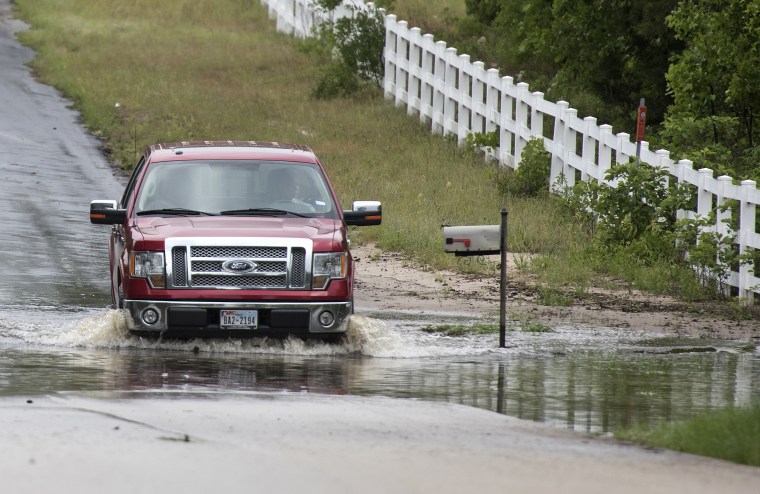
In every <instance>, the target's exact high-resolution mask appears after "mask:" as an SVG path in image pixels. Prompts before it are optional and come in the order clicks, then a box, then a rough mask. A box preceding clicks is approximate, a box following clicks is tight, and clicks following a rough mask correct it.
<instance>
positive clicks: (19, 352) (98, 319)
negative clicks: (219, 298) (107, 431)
mask: <svg viewBox="0 0 760 494" xmlns="http://www.w3.org/2000/svg"><path fill="white" fill-rule="evenodd" d="M36 311H37V312H36V314H35V315H36V316H37V317H39V314H40V312H41V313H43V314H45V315H43V316H42V317H41V319H40V320H36V321H35V319H34V318H30V317H29V309H28V308H24V307H17V308H15V309H14V310H11V309H10V308H5V310H3V311H0V336H2V339H1V340H0V349H2V353H0V355H1V357H0V383H1V384H2V387H1V388H0V395H5V396H22V397H34V396H37V395H44V394H48V393H58V392H84V393H88V392H102V391H126V392H129V391H171V392H181V391H184V392H188V393H197V392H219V391H229V392H246V391H266V392H296V393H318V394H328V395H360V396H386V397H394V398H413V399H421V400H429V401H440V402H450V403H456V404H462V405H468V406H472V407H477V408H482V409H486V410H490V411H493V412H497V413H502V414H506V415H511V416H514V417H517V418H522V419H528V420H533V421H537V422H545V423H549V424H552V425H555V426H559V427H562V428H567V429H572V430H577V431H585V432H594V433H608V432H613V431H614V430H615V429H617V428H619V427H625V426H630V425H634V424H641V423H643V424H655V423H661V422H667V421H673V420H679V419H685V418H688V417H691V416H693V415H695V414H699V413H703V412H706V411H710V410H713V409H717V408H721V407H725V406H728V405H746V404H749V403H751V401H752V400H753V399H757V397H758V396H760V356H759V355H758V353H757V352H756V351H747V350H745V349H743V348H742V347H741V345H740V344H738V343H736V342H721V341H707V340H684V339H672V338H662V337H659V338H658V337H653V336H650V335H646V334H643V333H641V334H637V333H621V332H620V331H619V330H614V329H605V328H584V327H572V326H567V327H557V328H554V330H553V331H552V332H551V333H540V334H532V333H522V332H511V333H509V338H508V341H509V345H508V348H506V349H499V348H496V347H497V345H496V342H495V340H496V338H497V336H496V335H487V336H468V337H446V336H441V335H436V334H429V333H426V332H424V331H422V330H421V328H422V327H424V326H426V325H429V324H430V323H431V322H436V320H435V318H434V317H431V316H429V315H428V316H426V317H424V318H419V319H415V318H411V317H410V316H408V315H406V316H404V318H403V319H398V318H394V317H397V316H398V314H392V313H382V314H381V313H377V314H372V313H369V314H358V315H356V316H354V318H353V320H352V322H351V328H350V331H349V334H348V336H347V337H346V338H345V339H344V340H343V341H342V342H339V343H335V344H326V343H322V342H318V341H302V340H300V339H297V338H293V339H289V340H285V341H282V340H271V339H263V338H252V339H250V340H190V341H159V340H153V339H141V338H138V337H135V336H131V335H129V334H128V333H127V332H126V331H125V329H124V325H123V319H122V315H121V314H120V313H119V312H117V311H113V310H93V309H71V310H69V311H62V310H60V309H50V308H49V309H45V310H42V309H40V308H37V309H36ZM380 318H382V319H380ZM19 321H23V322H19ZM443 321H445V322H452V321H451V319H450V318H445V319H442V320H441V322H443Z"/></svg>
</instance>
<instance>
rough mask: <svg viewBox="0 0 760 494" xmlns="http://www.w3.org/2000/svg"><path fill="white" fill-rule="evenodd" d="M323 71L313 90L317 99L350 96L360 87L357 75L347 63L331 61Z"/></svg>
mask: <svg viewBox="0 0 760 494" xmlns="http://www.w3.org/2000/svg"><path fill="white" fill-rule="evenodd" d="M321 72H322V76H321V77H320V78H319V81H318V82H317V85H316V86H315V87H314V91H313V92H312V95H313V96H314V97H315V98H317V99H330V98H336V97H345V96H350V95H352V94H354V93H356V91H357V90H358V89H359V81H357V80H356V75H355V74H354V72H353V71H352V70H351V68H350V67H348V66H347V65H346V64H342V63H337V62H334V63H329V64H327V65H325V66H324V67H323V68H322V70H321Z"/></svg>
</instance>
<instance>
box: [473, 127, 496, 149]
mask: <svg viewBox="0 0 760 494" xmlns="http://www.w3.org/2000/svg"><path fill="white" fill-rule="evenodd" d="M465 144H466V145H467V147H468V148H470V149H472V150H478V149H480V148H490V149H494V148H497V147H499V131H498V130H494V131H493V132H472V133H470V134H467V137H466V138H465Z"/></svg>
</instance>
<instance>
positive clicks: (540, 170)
mask: <svg viewBox="0 0 760 494" xmlns="http://www.w3.org/2000/svg"><path fill="white" fill-rule="evenodd" d="M550 169H551V155H550V154H549V152H548V151H546V149H544V140H543V139H542V138H540V137H534V138H532V139H531V140H530V141H528V143H527V144H526V145H525V148H524V149H523V152H522V157H521V159H520V163H519V165H518V167H517V169H516V170H515V171H514V172H506V173H501V174H498V175H497V184H498V187H499V190H500V191H502V193H505V194H511V195H514V196H517V197H531V196H537V195H540V194H547V193H548V191H549V172H550Z"/></svg>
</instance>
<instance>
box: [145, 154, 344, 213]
mask: <svg viewBox="0 0 760 494" xmlns="http://www.w3.org/2000/svg"><path fill="white" fill-rule="evenodd" d="M166 211H172V212H173V213H165V212H166ZM180 211H185V212H190V211H192V212H195V214H203V215H205V214H211V215H217V214H225V215H237V216H241V215H242V216H245V215H250V216H262V215H272V216H278V215H292V216H304V217H318V218H333V219H337V218H338V217H339V216H338V212H337V207H336V206H335V203H334V201H333V198H332V194H331V193H330V189H329V187H328V186H327V182H326V180H325V178H324V176H323V175H322V171H321V169H320V168H319V167H318V166H314V165H311V164H303V163H286V162H276V161H249V160H197V161H196V160H194V161H171V162H165V163H153V164H151V165H150V166H149V168H148V169H147V170H146V172H145V177H144V179H143V181H142V185H141V186H140V191H139V193H138V196H137V202H136V205H135V213H136V214H138V215H140V214H142V215H163V214H167V215H168V214H175V215H176V214H179V212H180Z"/></svg>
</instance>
